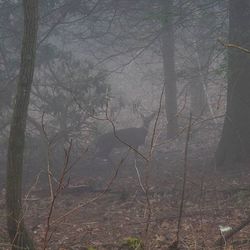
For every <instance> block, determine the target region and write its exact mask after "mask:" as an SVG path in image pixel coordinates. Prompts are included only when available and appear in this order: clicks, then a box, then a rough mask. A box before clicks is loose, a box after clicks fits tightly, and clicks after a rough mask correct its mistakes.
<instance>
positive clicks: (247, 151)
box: [216, 0, 250, 168]
mask: <svg viewBox="0 0 250 250" xmlns="http://www.w3.org/2000/svg"><path fill="white" fill-rule="evenodd" d="M249 27H250V2H249V0H238V1H234V0H230V1H229V44H234V45H236V46H241V47H244V48H247V49H249V48H250V32H249ZM249 158H250V55H249V54H248V53H246V52H244V51H242V50H241V49H240V48H231V47H230V46H229V47H228V89H227V109H226V116H225V121H224V127H223V131H222V136H221V140H220V142H219V145H218V149H217V152H216V163H217V166H218V167H220V168H225V167H229V166H234V163H237V162H245V161H247V160H249Z"/></svg>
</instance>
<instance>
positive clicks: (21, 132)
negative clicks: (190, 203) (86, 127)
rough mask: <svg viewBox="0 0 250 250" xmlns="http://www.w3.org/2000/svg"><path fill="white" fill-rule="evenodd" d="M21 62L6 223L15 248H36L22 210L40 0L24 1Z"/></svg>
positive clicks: (9, 168)
mask: <svg viewBox="0 0 250 250" xmlns="http://www.w3.org/2000/svg"><path fill="white" fill-rule="evenodd" d="M23 11H24V31H23V41H22V52H21V64H20V72H19V79H18V83H17V93H16V98H15V104H14V111H13V116H12V121H11V127H10V135H9V146H8V159H7V189H6V191H7V193H6V203H7V226H8V232H9V237H10V241H11V244H12V249H13V250H14V249H34V244H33V240H32V239H31V238H30V237H29V235H28V232H27V230H26V228H25V225H24V219H23V217H24V214H23V212H22V170H23V152H24V144H25V129H26V118H27V112H28V106H29V99H30V91H31V85H32V81H33V74H34V64H35V55H36V41H37V30H38V0H23Z"/></svg>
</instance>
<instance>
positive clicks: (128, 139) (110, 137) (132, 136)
mask: <svg viewBox="0 0 250 250" xmlns="http://www.w3.org/2000/svg"><path fill="white" fill-rule="evenodd" d="M154 116H155V114H154V113H153V114H151V115H149V116H147V117H144V116H142V115H141V117H142V120H143V124H142V126H141V127H130V128H124V129H118V130H115V132H114V131H112V132H108V133H105V134H103V135H101V136H100V137H99V138H98V139H97V141H96V147H97V152H96V157H98V158H101V159H105V160H108V161H110V162H112V161H111V158H110V154H111V152H112V151H113V150H114V149H118V148H123V147H128V148H129V147H130V148H132V149H134V150H136V151H138V149H139V147H140V146H143V145H145V140H146V136H147V134H148V130H149V126H150V122H151V121H152V119H153V117H154Z"/></svg>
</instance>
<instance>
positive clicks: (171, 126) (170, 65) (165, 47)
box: [162, 0, 178, 138]
mask: <svg viewBox="0 0 250 250" xmlns="http://www.w3.org/2000/svg"><path fill="white" fill-rule="evenodd" d="M162 8H163V14H164V16H165V18H164V19H165V20H164V22H163V25H162V57H163V71H164V85H165V105H166V113H167V121H168V125H167V137H168V138H174V137H176V136H177V132H178V123H177V89H176V74H175V53H174V51H175V45H174V29H173V21H172V15H173V13H172V12H173V11H172V10H173V1H172V0H169V1H166V0H163V1H162Z"/></svg>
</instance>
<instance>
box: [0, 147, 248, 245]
mask: <svg viewBox="0 0 250 250" xmlns="http://www.w3.org/2000/svg"><path fill="white" fill-rule="evenodd" d="M194 152H195V153H194ZM197 152H199V153H197ZM166 155H167V154H159V156H158V157H157V158H158V159H157V160H154V162H153V164H152V166H151V169H152V171H151V172H150V173H149V177H150V178H149V194H148V198H149V201H150V208H151V217H150V218H149V221H148V219H147V215H148V212H149V211H148V207H147V199H146V196H145V194H144V192H143V190H142V187H141V186H140V183H139V181H138V177H137V175H136V170H135V168H134V167H133V164H132V162H130V163H128V165H129V166H125V165H127V164H126V163H125V165H123V166H122V167H121V169H120V172H119V174H118V176H117V177H116V178H114V179H113V183H112V185H111V187H110V188H109V189H108V190H107V192H105V193H103V191H104V190H105V188H106V187H107V185H108V183H109V182H110V179H112V174H111V172H112V171H111V169H110V168H107V167H105V169H101V170H100V171H99V172H98V167H96V168H94V167H93V171H95V174H92V177H89V175H88V176H85V177H84V175H83V174H82V176H80V175H78V176H77V177H76V176H72V178H71V180H70V188H65V189H64V190H63V191H62V192H61V193H60V195H59V197H58V198H57V199H56V203H55V206H54V209H53V214H52V219H51V222H54V221H55V220H56V219H57V218H60V216H62V215H65V213H67V212H68V211H70V210H71V209H73V208H75V207H76V206H77V205H79V204H82V207H81V208H79V209H77V210H76V211H75V212H74V213H71V214H70V215H68V216H66V217H65V218H64V219H63V220H61V221H60V222H57V223H55V224H54V225H52V226H51V230H50V233H51V232H53V235H52V237H51V239H50V241H49V249H52V250H56V249H60V250H63V249H67V250H70V249H72V250H73V249H74V250H77V249H79V250H80V249H81V250H83V249H88V248H87V247H90V246H92V247H93V249H98V250H102V249H103V250H104V249H106V250H112V249H129V248H125V247H123V248H120V247H121V245H122V243H123V242H124V240H125V239H126V238H127V237H137V238H140V239H141V240H142V241H144V242H146V244H147V246H148V249H152V250H154V249H168V247H169V246H170V245H171V244H172V243H173V242H174V241H175V240H176V231H177V223H178V218H179V207H180V202H181V192H182V183H183V178H182V176H183V170H182V169H183V158H184V155H183V152H181V151H180V152H177V153H172V154H170V155H167V156H166ZM211 155H212V154H211V153H210V152H209V150H208V151H204V150H203V152H201V150H200V151H199V150H197V149H195V148H192V150H191V152H190V153H189V157H188V175H187V185H186V188H185V200H184V211H183V216H182V221H181V230H180V249H216V247H214V243H215V241H216V239H217V238H218V237H219V236H220V230H219V226H220V225H221V226H230V227H232V228H235V227H236V226H238V225H240V224H241V223H242V222H243V221H244V220H246V219H247V218H248V215H249V211H250V172H249V173H247V172H244V173H241V174H239V173H238V174H235V173H231V174H225V173H218V172H216V171H214V167H213V164H212V161H211V160H206V159H211ZM163 156H164V158H163ZM205 156H206V157H205ZM143 165H144V164H143V163H142V162H139V163H138V169H139V170H140V171H141V175H142V176H141V178H142V181H144V176H143V174H144V173H145V171H144V170H145V166H143ZM99 167H100V166H99ZM101 168H102V167H101ZM72 171H73V170H72ZM90 171H91V170H90ZM104 173H105V174H104ZM104 176H106V177H104ZM73 185H74V186H75V187H72V186H73ZM86 203H88V204H86ZM50 204H51V201H50V199H49V192H48V191H46V190H45V189H44V188H43V189H41V188H39V187H38V186H37V187H35V189H34V190H33V191H32V192H31V193H30V195H29V197H28V200H27V202H25V207H26V208H27V210H26V212H25V214H26V218H25V220H26V224H27V225H28V228H29V229H30V230H31V231H32V233H33V235H34V239H35V241H36V244H37V246H38V249H42V246H43V239H44V234H45V231H46V218H47V216H48V209H49V207H50ZM0 211H1V217H0V243H1V244H0V249H6V250H7V249H8V247H7V245H5V244H7V242H8V241H7V236H6V235H7V234H6V226H5V222H4V211H5V204H4V196H3V193H2V194H1V195H0ZM147 223H148V224H149V230H148V233H147V234H146V233H145V230H146V226H147ZM249 238H250V226H246V227H244V228H243V229H242V230H241V231H240V232H238V233H237V234H235V235H234V236H233V238H231V239H230V240H229V241H228V242H227V244H226V247H225V249H250V243H246V242H244V241H245V240H248V239H249ZM233 246H234V248H233ZM89 249H91V248H89ZM218 249H222V248H218Z"/></svg>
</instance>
